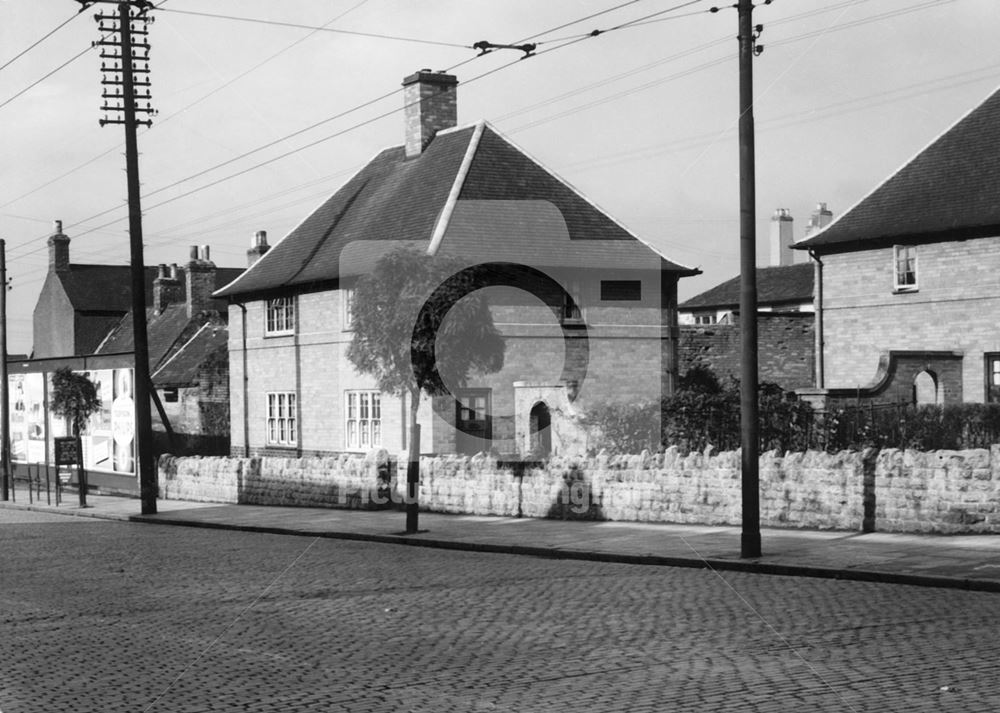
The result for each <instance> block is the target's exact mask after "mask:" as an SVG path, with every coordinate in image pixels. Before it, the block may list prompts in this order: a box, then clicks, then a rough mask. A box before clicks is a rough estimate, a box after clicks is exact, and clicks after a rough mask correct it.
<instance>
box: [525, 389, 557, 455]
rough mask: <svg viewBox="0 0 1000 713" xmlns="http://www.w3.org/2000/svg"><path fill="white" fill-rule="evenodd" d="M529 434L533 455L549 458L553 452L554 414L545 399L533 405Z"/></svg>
mask: <svg viewBox="0 0 1000 713" xmlns="http://www.w3.org/2000/svg"><path fill="white" fill-rule="evenodd" d="M528 434H529V447H530V450H531V455H532V456H534V457H537V458H548V457H549V456H550V455H551V454H552V416H551V414H550V413H549V407H548V406H547V405H546V404H545V402H544V401H539V402H538V403H536V404H535V405H534V406H532V407H531V412H530V413H529V415H528Z"/></svg>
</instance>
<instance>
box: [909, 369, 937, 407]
mask: <svg viewBox="0 0 1000 713" xmlns="http://www.w3.org/2000/svg"><path fill="white" fill-rule="evenodd" d="M913 403H915V404H916V405H917V406H936V405H937V404H938V383H937V377H936V375H935V374H934V372H933V371H928V370H926V369H925V370H923V371H921V372H920V373H919V374H917V376H916V377H915V378H914V379H913Z"/></svg>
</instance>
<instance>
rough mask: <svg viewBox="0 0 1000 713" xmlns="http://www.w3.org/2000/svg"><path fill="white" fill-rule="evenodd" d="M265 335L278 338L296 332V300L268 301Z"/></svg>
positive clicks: (280, 298) (288, 298)
mask: <svg viewBox="0 0 1000 713" xmlns="http://www.w3.org/2000/svg"><path fill="white" fill-rule="evenodd" d="M266 312H267V315H266V321H265V324H264V334H265V335H267V336H276V335H279V334H292V333H293V332H295V298H294V297H275V298H274V299H270V300H268V301H267V308H266Z"/></svg>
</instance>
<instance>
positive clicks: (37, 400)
mask: <svg viewBox="0 0 1000 713" xmlns="http://www.w3.org/2000/svg"><path fill="white" fill-rule="evenodd" d="M24 409H25V422H26V427H27V431H28V438H27V449H26V450H27V453H26V455H25V460H26V461H27V462H28V463H44V462H45V420H46V419H45V375H44V374H25V375H24Z"/></svg>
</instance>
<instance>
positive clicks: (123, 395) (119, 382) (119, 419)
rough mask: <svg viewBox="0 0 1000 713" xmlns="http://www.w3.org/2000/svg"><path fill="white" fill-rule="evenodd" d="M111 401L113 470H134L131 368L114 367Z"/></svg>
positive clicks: (133, 412)
mask: <svg viewBox="0 0 1000 713" xmlns="http://www.w3.org/2000/svg"><path fill="white" fill-rule="evenodd" d="M113 377H114V379H113V385H112V395H113V398H112V401H111V439H112V448H113V453H112V456H113V458H114V471H115V472H116V473H134V472H135V402H134V401H133V400H132V370H131V369H114V370H113Z"/></svg>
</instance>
